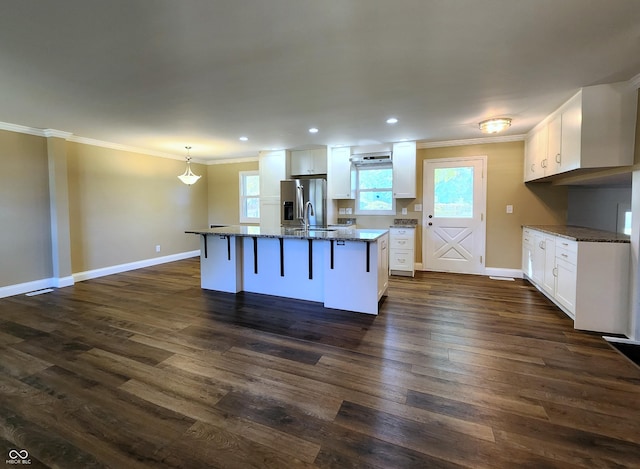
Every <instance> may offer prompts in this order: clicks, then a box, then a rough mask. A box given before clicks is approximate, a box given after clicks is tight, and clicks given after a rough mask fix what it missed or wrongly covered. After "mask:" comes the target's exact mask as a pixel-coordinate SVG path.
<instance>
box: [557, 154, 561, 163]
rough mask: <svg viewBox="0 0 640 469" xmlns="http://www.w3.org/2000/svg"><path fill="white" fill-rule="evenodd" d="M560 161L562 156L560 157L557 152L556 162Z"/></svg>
mask: <svg viewBox="0 0 640 469" xmlns="http://www.w3.org/2000/svg"><path fill="white" fill-rule="evenodd" d="M560 161H562V158H561V157H560V153H558V154H557V155H556V163H558V164H560Z"/></svg>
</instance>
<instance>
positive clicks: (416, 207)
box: [413, 204, 422, 212]
mask: <svg viewBox="0 0 640 469" xmlns="http://www.w3.org/2000/svg"><path fill="white" fill-rule="evenodd" d="M413 211H414V212H422V204H415V205H414V206H413Z"/></svg>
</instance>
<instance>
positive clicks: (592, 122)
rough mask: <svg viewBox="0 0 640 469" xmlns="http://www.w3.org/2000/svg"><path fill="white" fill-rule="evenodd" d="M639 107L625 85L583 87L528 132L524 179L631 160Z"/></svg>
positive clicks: (528, 179)
mask: <svg viewBox="0 0 640 469" xmlns="http://www.w3.org/2000/svg"><path fill="white" fill-rule="evenodd" d="M636 108H637V95H636V94H635V91H634V90H633V91H632V90H630V88H629V87H628V86H627V85H626V83H613V84H605V85H595V86H589V87H585V88H582V89H581V90H580V91H579V92H578V93H577V94H576V95H575V96H573V97H572V98H571V99H569V100H568V101H567V102H566V103H564V104H563V105H562V106H561V107H560V108H558V109H557V110H556V111H555V112H554V113H552V114H551V115H550V116H548V117H547V118H546V119H545V120H544V121H542V122H541V123H540V124H538V125H537V126H536V127H535V128H534V129H533V130H531V132H529V134H528V135H527V138H526V139H525V166H524V180H525V182H527V181H533V180H536V179H539V178H543V177H548V176H554V175H557V174H562V173H566V172H568V171H572V170H576V169H594V168H609V167H616V166H627V165H631V164H633V151H634V139H635V121H636V119H635V116H636Z"/></svg>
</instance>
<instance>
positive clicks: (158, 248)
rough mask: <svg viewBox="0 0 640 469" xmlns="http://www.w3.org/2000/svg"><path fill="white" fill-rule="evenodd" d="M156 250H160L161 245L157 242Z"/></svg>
mask: <svg viewBox="0 0 640 469" xmlns="http://www.w3.org/2000/svg"><path fill="white" fill-rule="evenodd" d="M156 252H160V245H159V244H156Z"/></svg>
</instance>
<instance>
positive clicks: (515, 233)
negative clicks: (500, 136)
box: [417, 142, 567, 269]
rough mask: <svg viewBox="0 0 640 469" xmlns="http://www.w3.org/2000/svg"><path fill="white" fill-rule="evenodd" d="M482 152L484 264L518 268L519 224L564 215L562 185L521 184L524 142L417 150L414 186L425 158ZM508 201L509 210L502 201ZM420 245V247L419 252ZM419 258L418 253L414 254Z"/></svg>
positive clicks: (554, 219) (560, 221)
mask: <svg viewBox="0 0 640 469" xmlns="http://www.w3.org/2000/svg"><path fill="white" fill-rule="evenodd" d="M481 155H486V156H487V260H486V263H485V266H486V267H494V268H504V269H520V268H521V266H522V225H524V224H536V225H553V224H563V223H565V222H566V218H567V188H566V187H555V186H550V185H549V184H539V183H538V184H524V182H523V174H524V142H508V143H494V144H484V145H468V146H456V147H443V148H429V149H423V150H419V151H418V158H417V159H418V187H419V192H420V197H421V195H422V162H423V161H424V160H425V159H435V158H454V157H461V156H481ZM508 204H509V205H513V213H512V214H507V213H506V206H507V205H508ZM421 253H422V250H421V249H420V256H421ZM420 258H421V257H420Z"/></svg>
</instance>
